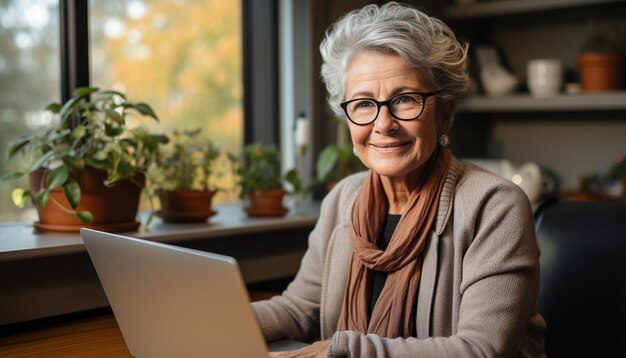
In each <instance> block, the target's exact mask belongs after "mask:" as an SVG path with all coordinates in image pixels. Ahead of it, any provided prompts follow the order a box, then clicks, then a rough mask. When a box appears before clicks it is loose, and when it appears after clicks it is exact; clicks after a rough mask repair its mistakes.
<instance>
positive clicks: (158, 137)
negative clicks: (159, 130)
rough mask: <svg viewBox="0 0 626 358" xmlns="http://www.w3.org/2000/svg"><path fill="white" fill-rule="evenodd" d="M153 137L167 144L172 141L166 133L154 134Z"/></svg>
mask: <svg viewBox="0 0 626 358" xmlns="http://www.w3.org/2000/svg"><path fill="white" fill-rule="evenodd" d="M152 138H154V140H155V141H156V142H157V143H161V144H167V143H169V142H170V139H169V138H168V137H167V136H166V135H164V134H154V135H152Z"/></svg>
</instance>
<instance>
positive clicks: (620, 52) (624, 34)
mask: <svg viewBox="0 0 626 358" xmlns="http://www.w3.org/2000/svg"><path fill="white" fill-rule="evenodd" d="M576 60H577V63H578V67H579V68H580V77H581V81H582V86H583V90H585V91H586V92H598V91H613V90H616V89H619V88H622V86H623V83H624V66H625V65H626V27H624V26H621V27H618V26H615V27H608V26H607V27H602V28H600V27H595V28H593V29H592V30H591V32H590V33H589V35H588V37H587V38H586V39H585V41H584V43H583V45H582V48H581V52H580V54H579V55H578V57H577V59H576Z"/></svg>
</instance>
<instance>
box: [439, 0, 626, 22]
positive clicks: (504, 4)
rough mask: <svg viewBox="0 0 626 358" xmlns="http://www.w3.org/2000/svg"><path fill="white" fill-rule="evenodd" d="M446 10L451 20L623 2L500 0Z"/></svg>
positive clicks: (618, 0) (479, 2) (596, 0)
mask: <svg viewBox="0 0 626 358" xmlns="http://www.w3.org/2000/svg"><path fill="white" fill-rule="evenodd" d="M475 1H477V2H475V3H472V4H467V5H454V6H448V7H447V8H446V18H447V19H452V20H458V19H472V18H475V19H476V18H482V17H488V16H502V15H513V14H522V13H528V12H533V11H545V10H555V9H564V8H570V7H577V6H585V5H598V4H604V3H616V2H622V1H623V0H500V1H495V0H492V1H479V0H475Z"/></svg>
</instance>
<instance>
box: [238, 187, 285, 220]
mask: <svg viewBox="0 0 626 358" xmlns="http://www.w3.org/2000/svg"><path fill="white" fill-rule="evenodd" d="M285 194H287V191H286V190H284V189H273V190H269V191H259V190H257V191H253V192H251V193H248V207H246V208H244V211H245V212H246V213H247V214H248V216H252V217H271V216H284V215H285V214H286V213H287V211H289V209H287V208H285V207H284V206H283V197H284V196H285Z"/></svg>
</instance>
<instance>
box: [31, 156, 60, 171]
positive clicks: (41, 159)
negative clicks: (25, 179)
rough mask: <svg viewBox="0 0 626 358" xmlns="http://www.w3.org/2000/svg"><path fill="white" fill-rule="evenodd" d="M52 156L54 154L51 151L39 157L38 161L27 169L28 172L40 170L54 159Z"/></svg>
mask: <svg viewBox="0 0 626 358" xmlns="http://www.w3.org/2000/svg"><path fill="white" fill-rule="evenodd" d="M54 155H55V153H54V152H52V151H50V152H47V153H45V154H44V155H42V156H41V157H39V159H37V161H36V162H35V163H33V164H32V165H31V166H30V167H29V168H28V172H29V173H32V172H34V171H35V170H37V169H40V168H41V167H42V166H43V165H44V163H45V162H47V161H48V160H50V159H51V158H52V157H54Z"/></svg>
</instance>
